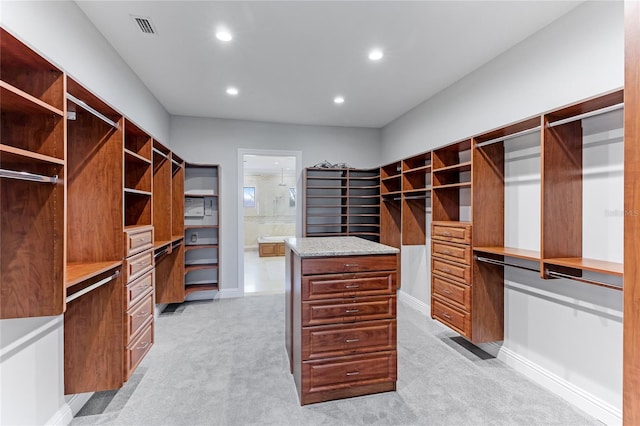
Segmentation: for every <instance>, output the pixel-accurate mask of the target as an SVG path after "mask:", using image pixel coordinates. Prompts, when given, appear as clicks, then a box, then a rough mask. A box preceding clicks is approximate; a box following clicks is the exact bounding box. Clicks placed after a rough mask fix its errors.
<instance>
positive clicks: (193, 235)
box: [191, 232, 198, 243]
mask: <svg viewBox="0 0 640 426" xmlns="http://www.w3.org/2000/svg"><path fill="white" fill-rule="evenodd" d="M196 241H198V233H197V232H192V233H191V242H192V243H195V242H196Z"/></svg>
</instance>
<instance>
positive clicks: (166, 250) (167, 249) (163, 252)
mask: <svg viewBox="0 0 640 426" xmlns="http://www.w3.org/2000/svg"><path fill="white" fill-rule="evenodd" d="M167 253H169V247H167V248H165V249H164V250H162V251H160V252H158V253H156V254H154V255H153V258H154V259H157V258H159V257H160V256H164V255H165V254H167Z"/></svg>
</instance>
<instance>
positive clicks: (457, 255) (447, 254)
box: [431, 240, 471, 265]
mask: <svg viewBox="0 0 640 426" xmlns="http://www.w3.org/2000/svg"><path fill="white" fill-rule="evenodd" d="M431 256H433V257H438V258H440V259H445V260H449V261H451V262H459V263H464V264H466V265H471V246H469V245H461V244H453V243H445V242H442V241H437V240H431Z"/></svg>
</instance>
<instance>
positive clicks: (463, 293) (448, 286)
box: [431, 275, 471, 311]
mask: <svg viewBox="0 0 640 426" xmlns="http://www.w3.org/2000/svg"><path fill="white" fill-rule="evenodd" d="M431 291H432V292H433V295H437V296H439V297H440V298H443V299H445V300H446V301H447V302H449V303H450V304H452V305H454V306H457V307H459V308H461V309H464V310H466V311H471V287H469V286H467V285H464V284H460V283H457V282H455V281H451V280H447V279H445V278H441V277H438V276H437V275H432V276H431Z"/></svg>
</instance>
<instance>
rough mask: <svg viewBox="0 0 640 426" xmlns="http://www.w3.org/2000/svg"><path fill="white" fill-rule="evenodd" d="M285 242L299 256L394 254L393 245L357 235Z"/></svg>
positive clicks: (395, 251)
mask: <svg viewBox="0 0 640 426" xmlns="http://www.w3.org/2000/svg"><path fill="white" fill-rule="evenodd" d="M285 244H286V246H287V247H289V248H290V249H291V250H292V251H293V252H294V253H295V254H297V255H298V256H300V257H320V256H358V255H375V254H395V253H398V252H399V251H400V250H398V249H397V248H395V247H391V246H387V245H384V244H380V243H376V242H373V241H369V240H365V239H364V238H358V237H307V238H287V239H286V240H285Z"/></svg>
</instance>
